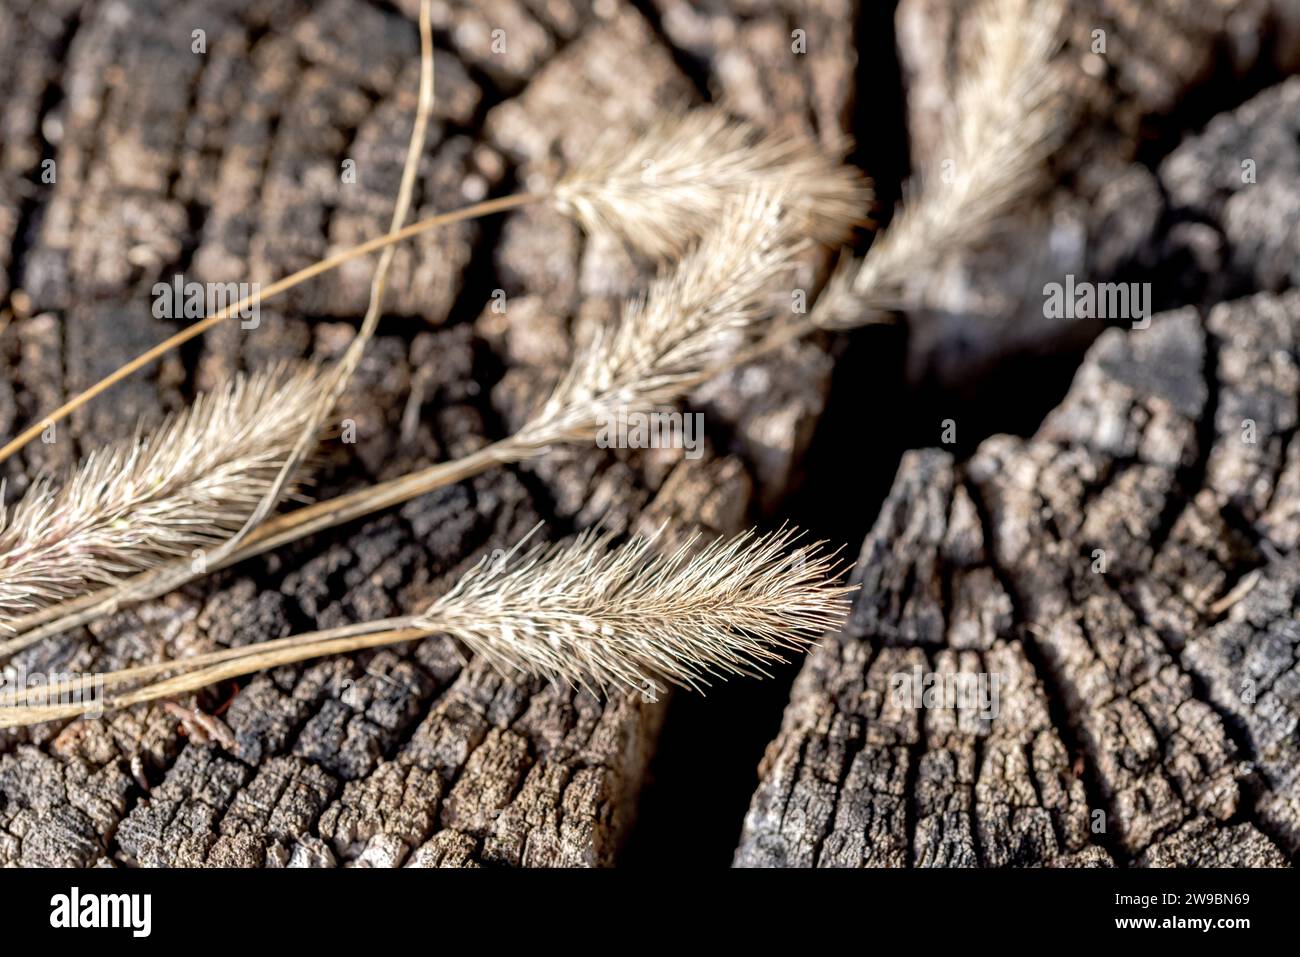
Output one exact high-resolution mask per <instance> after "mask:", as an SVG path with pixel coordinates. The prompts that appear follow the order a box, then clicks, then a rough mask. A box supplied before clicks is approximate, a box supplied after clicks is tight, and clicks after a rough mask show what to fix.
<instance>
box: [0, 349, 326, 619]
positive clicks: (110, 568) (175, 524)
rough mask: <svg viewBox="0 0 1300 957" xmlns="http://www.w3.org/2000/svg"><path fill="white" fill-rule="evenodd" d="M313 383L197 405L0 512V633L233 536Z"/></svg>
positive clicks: (244, 381)
mask: <svg viewBox="0 0 1300 957" xmlns="http://www.w3.org/2000/svg"><path fill="white" fill-rule="evenodd" d="M322 379H323V375H322V373H321V372H320V371H319V370H317V369H316V368H314V367H298V368H288V367H280V368H277V369H273V370H271V371H269V372H265V373H260V374H257V375H253V376H249V377H244V376H241V377H239V378H237V379H235V380H234V381H233V382H231V383H230V384H229V385H228V386H227V387H226V388H225V389H223V390H222V391H220V392H216V393H211V394H207V395H201V396H199V398H198V399H197V400H195V402H194V404H193V405H192V406H191V407H190V408H189V409H188V410H186V411H185V412H184V413H182V414H180V415H177V416H174V417H173V418H171V419H169V420H168V421H166V422H165V423H164V424H163V425H162V426H161V427H159V428H158V429H155V430H154V431H152V432H147V433H140V434H138V435H137V436H135V437H134V438H132V439H131V440H129V441H125V442H119V443H117V444H115V445H111V446H108V447H106V448H102V449H99V450H97V451H95V452H93V453H92V454H91V455H90V456H89V457H88V458H87V459H86V460H85V461H84V462H83V463H82V464H81V465H80V466H79V467H78V468H77V469H76V470H74V471H73V472H72V473H70V474H69V475H68V476H67V477H66V478H65V479H64V480H63V481H62V482H54V481H50V480H43V481H39V482H37V483H36V484H34V485H33V486H32V487H31V488H30V489H28V491H27V494H26V495H24V496H23V498H22V499H21V500H20V501H18V502H17V503H16V504H15V505H14V506H13V507H12V508H10V509H8V510H5V511H0V622H8V621H9V620H10V619H12V618H13V617H14V616H15V615H17V614H20V613H22V612H24V611H28V610H30V609H33V608H39V607H40V606H42V605H44V604H46V603H47V602H51V601H55V600H58V599H61V598H64V597H66V596H69V595H75V594H79V593H81V592H83V591H85V590H86V589H87V588H89V587H92V586H94V585H106V584H113V583H116V582H118V581H119V580H120V579H121V578H122V577H123V576H125V575H128V574H130V573H132V572H138V571H140V570H142V569H148V568H152V567H155V566H158V565H160V564H162V563H164V562H168V561H171V560H173V559H175V558H176V557H178V556H184V557H186V558H188V556H189V554H190V552H191V550H192V549H195V548H206V547H208V546H211V545H213V544H214V543H217V542H219V541H221V540H222V539H224V538H225V537H226V536H228V535H229V534H230V533H232V532H233V531H235V530H236V529H238V528H239V527H241V526H242V525H243V523H244V521H245V519H246V518H247V517H248V516H249V515H251V514H252V512H253V510H254V509H255V508H256V506H257V504H258V503H259V502H260V501H261V500H262V497H263V496H264V495H265V494H266V493H267V491H268V490H269V489H270V488H271V487H272V485H273V483H274V480H275V477H276V475H277V474H278V472H279V471H280V468H281V466H282V465H283V463H284V461H285V460H286V458H287V456H288V454H289V451H290V449H291V448H292V447H293V443H294V440H295V439H296V438H297V437H298V434H299V433H300V432H301V430H302V429H303V427H304V426H306V425H307V424H309V423H310V421H311V413H312V409H313V407H314V405H315V403H316V400H317V395H318V392H319V390H320V387H321V381H322Z"/></svg>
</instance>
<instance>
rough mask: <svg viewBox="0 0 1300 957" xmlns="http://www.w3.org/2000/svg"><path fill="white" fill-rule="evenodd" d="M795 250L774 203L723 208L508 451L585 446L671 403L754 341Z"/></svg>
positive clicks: (772, 198)
mask: <svg viewBox="0 0 1300 957" xmlns="http://www.w3.org/2000/svg"><path fill="white" fill-rule="evenodd" d="M803 246H804V244H803V241H802V240H800V239H798V238H797V237H796V236H794V235H792V227H791V225H790V222H789V220H788V218H787V215H786V212H785V208H784V206H783V198H782V197H780V196H776V195H772V194H770V193H767V192H762V191H757V192H752V193H750V194H748V195H747V196H744V197H741V198H739V199H736V200H733V201H731V202H730V203H729V204H728V206H727V208H726V210H725V211H724V212H723V215H722V216H721V217H720V219H719V220H718V221H717V222H715V223H714V226H713V229H711V230H710V231H708V232H707V233H706V235H705V237H704V239H703V240H702V241H701V243H700V244H699V245H698V246H697V247H696V248H695V249H693V250H692V251H691V252H690V253H688V254H687V255H686V257H685V258H683V259H682V260H681V261H680V262H679V263H678V264H677V266H676V268H674V269H673V270H672V271H671V272H670V273H668V274H666V275H664V276H663V277H661V278H660V279H658V280H656V281H655V282H654V283H653V284H652V285H651V287H650V289H649V291H648V293H647V294H646V296H645V297H644V298H642V299H636V300H632V301H630V302H629V303H628V304H627V305H626V306H625V308H624V310H623V317H622V321H621V322H619V323H618V324H617V325H616V326H615V327H613V328H612V329H608V330H603V331H602V332H601V333H600V334H599V335H597V336H596V337H595V338H594V339H593V341H592V342H591V343H589V344H588V345H587V346H586V347H585V348H584V349H583V350H582V351H581V352H580V353H579V354H578V355H577V356H576V357H575V358H574V361H573V363H572V365H571V366H570V368H569V371H568V372H567V373H566V375H565V376H564V378H563V379H562V380H561V381H560V383H559V385H557V386H556V388H555V390H554V391H553V392H552V393H551V396H550V398H549V399H548V400H547V402H546V404H545V405H544V406H543V408H542V409H541V411H540V412H538V414H537V415H536V416H534V417H533V419H532V420H531V421H530V422H529V423H528V424H527V425H525V426H524V427H523V428H522V429H521V430H520V431H519V433H518V434H517V435H516V441H517V442H518V443H519V444H520V445H523V446H530V447H532V448H534V449H537V450H541V449H544V448H546V447H547V446H549V445H552V444H555V443H559V442H580V441H586V440H588V439H590V438H591V437H592V436H593V435H594V434H595V433H594V430H595V429H596V426H597V423H598V422H599V421H600V420H601V419H602V418H605V417H608V416H611V415H614V414H616V413H617V412H619V411H620V410H622V411H638V412H640V411H650V410H653V409H655V408H658V407H660V406H663V405H665V404H668V403H672V402H674V401H676V400H678V399H679V398H681V396H682V395H683V393H684V392H686V391H687V390H688V389H689V388H691V387H692V386H693V385H695V384H697V383H699V382H700V381H702V380H703V379H704V378H706V377H707V376H708V375H709V374H711V373H712V372H713V371H715V370H716V369H717V368H718V367H719V366H720V365H722V364H724V363H725V362H726V361H727V360H728V358H729V357H730V356H732V355H733V354H734V353H735V352H736V351H737V350H738V349H739V348H740V347H742V346H743V345H745V344H747V343H749V342H752V341H753V340H754V339H756V338H757V336H758V334H759V332H760V331H761V329H762V328H763V325H764V320H766V319H767V318H768V317H769V316H770V315H771V313H772V309H773V306H774V301H775V297H776V296H777V295H778V293H779V291H780V289H781V284H782V283H783V282H788V280H789V276H790V268H791V266H792V264H793V262H794V259H795V257H796V255H797V254H798V253H799V251H800V250H801V249H802V248H803Z"/></svg>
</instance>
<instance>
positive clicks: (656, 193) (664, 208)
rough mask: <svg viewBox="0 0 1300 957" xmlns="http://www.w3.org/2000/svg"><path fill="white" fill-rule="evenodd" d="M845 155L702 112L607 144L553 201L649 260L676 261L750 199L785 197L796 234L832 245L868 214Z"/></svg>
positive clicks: (866, 192) (862, 182)
mask: <svg viewBox="0 0 1300 957" xmlns="http://www.w3.org/2000/svg"><path fill="white" fill-rule="evenodd" d="M843 155H844V149H843V148H841V149H837V150H835V151H829V150H826V149H824V148H822V147H820V146H818V145H817V144H816V143H813V142H811V141H810V140H807V139H804V138H801V137H798V136H793V135H789V134H782V133H773V132H768V131H764V130H761V129H759V128H758V127H756V126H754V125H753V124H751V123H748V122H745V121H743V120H737V119H733V118H731V117H729V116H728V115H727V114H726V113H724V112H722V111H721V110H719V109H716V108H714V107H702V108H700V109H696V110H691V111H689V112H684V113H674V114H670V115H668V116H665V117H664V118H662V119H660V120H659V121H658V122H656V123H654V124H653V125H652V126H651V127H650V128H649V129H647V130H645V131H644V132H643V133H640V134H639V135H635V136H629V135H628V134H626V133H616V134H610V135H609V136H607V137H606V138H605V139H604V140H603V141H602V142H600V143H599V144H598V145H597V146H596V147H595V148H594V149H593V150H592V151H591V153H590V154H589V155H588V156H587V158H586V159H585V160H584V161H583V162H582V163H581V164H580V165H578V166H577V167H575V168H574V169H573V170H571V171H570V172H569V173H568V174H567V175H565V176H564V177H563V178H562V179H561V180H560V182H559V183H558V184H557V185H556V186H555V189H554V191H553V192H552V198H553V201H554V202H555V203H556V204H557V205H558V206H559V208H560V209H561V210H563V211H564V212H566V213H568V214H570V215H572V216H574V217H576V218H577V219H578V221H579V222H581V223H582V225H583V226H584V227H585V228H586V229H587V230H588V232H591V233H605V234H611V235H615V236H618V237H620V238H621V239H623V240H625V241H626V242H628V243H630V244H631V245H633V246H635V247H636V248H638V249H640V250H641V251H643V252H645V253H647V254H649V255H653V256H661V257H669V256H679V255H681V254H682V253H683V252H684V251H685V250H686V249H687V248H688V247H689V246H690V245H691V243H693V242H694V241H695V240H697V239H699V238H700V237H701V236H703V235H705V234H706V233H707V232H708V231H709V230H710V229H712V227H713V226H714V224H715V223H716V222H717V220H718V219H719V217H720V216H721V215H722V214H723V212H724V211H725V209H726V207H727V205H728V204H729V203H732V202H734V201H736V200H737V199H740V198H742V197H744V196H745V195H747V194H749V193H750V192H752V191H754V190H766V191H768V192H770V193H778V194H780V195H782V196H784V197H786V206H787V208H788V212H789V215H790V217H791V220H792V225H793V228H794V229H795V230H797V231H798V232H800V233H802V234H804V235H806V236H808V237H809V238H811V239H815V240H818V241H820V242H824V243H839V242H843V241H845V240H847V239H848V238H849V237H850V236H851V235H852V233H853V230H854V229H855V228H856V227H858V226H860V225H862V224H864V223H865V222H866V221H867V213H868V209H869V208H870V204H871V190H870V188H869V186H868V183H867V180H866V179H865V178H864V177H863V175H862V173H861V172H860V171H859V170H857V169H855V168H854V167H852V166H847V165H845V164H844V163H843V162H842V160H843Z"/></svg>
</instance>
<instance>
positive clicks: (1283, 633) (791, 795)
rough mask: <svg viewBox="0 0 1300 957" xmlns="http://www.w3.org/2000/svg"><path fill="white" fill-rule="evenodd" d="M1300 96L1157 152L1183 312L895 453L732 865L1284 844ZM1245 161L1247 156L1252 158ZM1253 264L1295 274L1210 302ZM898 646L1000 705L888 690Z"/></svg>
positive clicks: (1296, 822) (1274, 861) (1251, 281)
mask: <svg viewBox="0 0 1300 957" xmlns="http://www.w3.org/2000/svg"><path fill="white" fill-rule="evenodd" d="M1298 97H1300V81H1297V80H1295V79H1293V80H1291V81H1289V82H1288V83H1286V84H1284V85H1282V86H1279V87H1276V88H1274V89H1271V90H1268V91H1265V92H1264V93H1263V94H1261V95H1260V96H1258V97H1257V98H1255V99H1254V100H1253V101H1251V102H1250V103H1247V104H1246V105H1244V106H1243V107H1242V108H1240V109H1239V110H1237V111H1235V112H1234V113H1233V114H1231V115H1225V116H1223V117H1220V118H1219V119H1216V120H1215V121H1214V122H1213V123H1212V124H1210V126H1209V127H1208V128H1207V130H1206V131H1205V132H1204V134H1202V135H1199V136H1196V137H1193V138H1191V139H1189V140H1188V141H1187V142H1186V143H1185V144H1184V145H1183V146H1182V147H1180V148H1179V149H1178V150H1176V151H1175V152H1174V153H1173V154H1172V155H1171V156H1170V157H1169V158H1168V159H1167V160H1166V161H1165V162H1164V163H1162V165H1161V167H1160V169H1159V174H1158V175H1159V180H1160V183H1161V185H1162V187H1163V190H1162V192H1163V195H1164V196H1165V197H1166V199H1165V202H1167V203H1168V205H1169V212H1168V213H1166V215H1165V217H1164V219H1165V221H1167V222H1171V223H1172V224H1173V226H1172V227H1171V228H1170V229H1169V231H1168V233H1167V234H1166V235H1165V237H1164V238H1163V239H1161V240H1160V242H1162V243H1164V244H1166V246H1176V245H1177V243H1178V242H1179V239H1178V233H1179V231H1180V226H1192V225H1194V226H1195V227H1197V231H1198V232H1199V233H1200V234H1201V237H1202V243H1201V246H1202V247H1203V248H1206V249H1208V250H1210V251H1211V252H1212V253H1213V256H1214V258H1213V259H1211V260H1209V261H1208V262H1206V261H1202V270H1201V271H1200V272H1197V271H1196V269H1195V268H1194V267H1193V268H1191V269H1188V270H1187V271H1186V272H1187V274H1189V275H1190V276H1191V277H1192V278H1193V279H1194V280H1195V281H1194V282H1193V283H1192V285H1191V286H1189V287H1188V291H1189V294H1191V295H1195V296H1196V297H1198V298H1199V299H1201V300H1202V301H1203V302H1205V303H1206V305H1205V306H1204V307H1203V308H1198V307H1195V306H1189V307H1185V308H1183V309H1179V310H1176V311H1172V312H1168V313H1164V314H1161V315H1159V316H1156V317H1154V318H1153V319H1152V321H1151V324H1150V327H1149V328H1144V329H1143V328H1138V329H1130V328H1124V329H1119V328H1116V329H1111V330H1109V331H1107V332H1105V333H1104V334H1103V335H1102V336H1101V338H1100V339H1098V340H1097V342H1096V343H1095V344H1094V345H1093V347H1092V348H1091V350H1090V351H1089V353H1088V355H1087V358H1086V359H1085V361H1084V364H1083V366H1082V367H1081V368H1080V370H1079V372H1078V374H1077V375H1076V377H1075V380H1074V384H1073V387H1072V388H1071V390H1070V392H1069V394H1068V395H1067V397H1066V398H1065V400H1064V402H1062V404H1061V405H1060V406H1059V407H1058V408H1057V409H1055V410H1054V411H1053V412H1052V413H1051V415H1049V416H1048V418H1047V420H1046V421H1045V422H1044V423H1043V424H1042V426H1041V428H1040V429H1039V430H1038V432H1037V434H1036V435H1035V436H1034V437H1033V438H1032V439H1019V438H1013V437H1009V436H997V437H994V438H991V439H988V440H987V441H985V442H984V443H983V444H982V445H981V446H980V448H979V450H978V451H977V453H976V454H975V455H974V457H973V458H972V459H971V460H970V461H969V462H968V463H965V464H964V465H962V466H960V467H958V466H956V465H954V462H953V460H952V458H951V456H949V455H948V454H947V453H945V452H941V451H927V452H914V453H909V454H908V455H907V456H905V457H904V460H903V463H902V466H901V467H900V469H899V473H898V476H897V479H896V481H895V485H894V488H893V491H892V492H891V494H890V496H889V498H888V500H887V502H886V503H885V506H884V508H883V509H882V512H881V515H880V518H879V520H878V521H877V523H876V526H875V528H874V529H873V531H872V533H871V535H870V536H869V538H868V539H867V541H866V543H865V544H864V546H863V549H862V555H861V559H860V561H859V564H858V567H857V571H856V578H857V580H858V581H859V582H860V583H861V586H862V590H861V592H860V594H859V595H858V597H857V599H856V604H855V609H854V613H853V616H852V618H851V620H850V622H849V624H848V626H847V627H846V628H845V629H844V631H843V633H842V634H840V635H838V636H835V637H833V638H832V639H830V640H829V641H828V642H827V643H826V646H825V647H824V648H822V649H820V650H819V651H817V652H816V653H815V654H814V655H813V656H812V657H811V658H810V660H809V662H808V663H807V665H806V666H805V668H804V670H803V671H802V673H801V674H800V676H799V678H798V680H797V682H796V684H795V687H794V690H793V693H792V696H791V701H790V705H789V707H788V708H787V711H786V715H785V720H784V724H783V727H782V730H781V733H780V736H779V737H778V738H777V739H776V740H775V741H773V742H772V744H771V746H770V747H769V749H768V752H767V755H766V757H765V759H764V762H763V765H762V767H761V768H760V777H761V782H760V785H759V788H758V791H757V792H756V794H755V795H754V799H753V802H752V804H751V807H750V811H749V814H748V816H747V818H746V821H745V828H744V834H743V836H742V838H741V843H740V847H739V849H738V850H737V853H736V863H737V864H740V865H750V866H753V865H773V864H792V863H797V864H809V865H811V864H817V865H871V864H884V865H892V866H903V865H919V866H927V865H942V864H969V865H981V866H990V865H1002V864H1045V865H1075V864H1091V863H1099V862H1105V861H1108V860H1109V861H1114V862H1117V863H1120V864H1135V865H1151V866H1168V865H1179V866H1217V865H1281V864H1285V863H1288V862H1289V861H1291V860H1292V859H1293V857H1294V855H1295V854H1296V853H1297V851H1298V850H1300V760H1298V758H1300V754H1297V747H1296V731H1297V727H1300V673H1298V672H1297V671H1296V661H1297V642H1298V641H1300V629H1297V627H1296V623H1295V609H1296V607H1297V603H1298V602H1300V564H1298V563H1297V557H1296V554H1295V551H1296V548H1297V545H1300V497H1298V494H1300V444H1298V442H1297V439H1296V433H1297V422H1298V417H1300V335H1298V333H1297V330H1298V329H1300V292H1298V291H1297V290H1295V289H1294V288H1289V287H1291V286H1293V285H1294V282H1295V278H1294V275H1293V274H1291V273H1290V272H1289V271H1288V270H1292V269H1294V264H1295V263H1296V262H1297V255H1298V254H1300V232H1297V229H1296V219H1295V218H1294V216H1293V215H1292V214H1291V212H1290V210H1293V209H1294V207H1295V203H1296V200H1297V197H1298V196H1300V193H1297V189H1300V185H1298V184H1300V177H1298V176H1297V172H1298V171H1300V137H1298V136H1297V133H1298V132H1300V127H1298V126H1297V123H1300V108H1297V107H1298V106H1300V99H1297V98H1298ZM1247 157H1258V163H1257V165H1258V168H1259V169H1260V170H1264V169H1267V170H1268V171H1269V172H1268V174H1267V178H1266V177H1265V174H1264V173H1263V172H1261V173H1260V176H1259V178H1258V179H1257V181H1255V182H1251V183H1246V182H1243V180H1242V177H1241V169H1242V167H1241V160H1242V159H1243V158H1247ZM1261 203H1262V204H1265V205H1266V206H1267V207H1268V209H1269V210H1270V215H1269V216H1268V217H1263V216H1261V215H1260V214H1259V213H1258V210H1259V208H1260V205H1259V204H1261ZM1248 211H1254V212H1248ZM1247 223H1249V224H1250V225H1249V226H1247V225H1246V224H1247ZM1193 262H1194V260H1193ZM1243 285H1244V286H1246V287H1253V288H1263V289H1279V290H1287V291H1281V292H1261V293H1257V294H1255V295H1252V296H1249V297H1244V298H1239V299H1232V300H1229V301H1226V302H1215V298H1216V297H1217V296H1218V295H1219V294H1222V293H1225V292H1226V293H1231V292H1235V291H1237V290H1238V289H1240V288H1241V286H1243ZM957 420H958V423H959V422H960V415H958V417H957ZM913 669H920V671H921V672H923V673H939V674H943V673H949V672H959V671H960V672H972V673H977V674H978V673H984V674H991V675H998V676H1000V680H1001V685H1000V688H1001V702H1000V708H999V710H998V713H997V714H996V716H994V717H991V718H981V712H980V711H978V710H977V709H965V710H961V709H958V710H944V709H942V708H930V707H921V708H908V707H904V706H903V705H905V704H906V701H905V700H903V701H901V703H900V699H898V698H896V697H895V696H893V695H891V676H893V675H896V674H899V673H905V672H910V671H912V670H913Z"/></svg>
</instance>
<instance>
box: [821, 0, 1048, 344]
mask: <svg viewBox="0 0 1300 957" xmlns="http://www.w3.org/2000/svg"><path fill="white" fill-rule="evenodd" d="M1063 16H1064V6H1063V2H1062V0H985V2H984V3H983V4H982V6H981V7H980V9H979V11H978V12H977V13H976V14H975V27H976V29H975V33H974V35H973V36H972V38H971V39H972V42H971V45H970V47H969V48H968V49H967V50H966V57H965V65H964V68H963V70H962V73H961V78H960V80H959V85H958V88H957V92H956V96H955V102H954V104H953V110H952V114H951V115H952V119H951V121H950V122H949V123H948V125H947V127H946V128H945V130H944V133H943V137H942V140H941V142H940V143H939V144H938V146H937V147H936V148H935V151H934V156H935V161H936V163H937V164H939V165H940V168H937V169H933V170H928V171H926V172H925V174H924V175H923V177H922V182H921V184H920V189H919V195H917V196H915V197H913V198H912V199H911V200H909V201H908V202H906V203H905V204H904V206H903V208H902V209H901V210H900V211H899V213H898V214H897V215H896V217H895V218H894V221H893V222H892V223H891V224H890V226H889V228H888V229H887V230H886V231H885V232H884V233H883V234H881V235H880V236H879V237H878V238H877V239H876V241H875V243H873V244H872V246H871V249H870V250H869V251H868V253H867V255H866V257H865V259H864V260H861V261H856V260H850V261H847V262H846V263H844V264H843V266H842V267H841V269H842V273H841V274H840V275H839V276H838V277H837V278H836V279H835V280H834V281H832V283H831V284H830V285H829V286H828V287H827V289H826V290H825V291H824V292H823V294H822V296H820V297H819V298H818V302H817V305H816V307H815V309H814V321H815V322H816V324H818V325H821V326H823V327H826V328H848V327H851V326H854V325H859V324H861V323H862V322H866V321H871V319H872V318H873V314H874V313H878V312H879V311H880V310H885V309H896V308H900V307H903V306H904V305H906V290H907V286H908V283H909V280H910V279H912V278H913V277H915V276H916V275H918V273H921V272H922V271H923V270H924V269H926V268H929V267H931V266H932V264H933V263H935V262H937V261H938V260H940V259H942V258H943V257H945V256H947V255H949V254H951V253H952V252H954V251H960V250H964V249H969V248H971V247H973V246H976V245H978V244H979V243H981V242H983V241H984V240H985V239H987V237H988V236H989V235H991V234H992V233H993V232H994V231H996V229H997V228H998V227H999V226H1000V225H1001V224H1002V223H1003V221H1004V219H1005V216H1006V214H1007V213H1008V212H1009V211H1010V210H1012V209H1013V208H1015V207H1016V206H1017V205H1018V204H1019V203H1021V202H1023V201H1024V200H1025V199H1026V198H1027V197H1028V196H1030V195H1031V194H1032V193H1033V192H1034V191H1035V190H1036V189H1038V188H1040V187H1041V185H1042V183H1043V180H1044V175H1045V172H1046V161H1047V159H1048V157H1049V156H1050V155H1051V153H1052V152H1053V150H1054V149H1055V148H1056V146H1057V145H1058V143H1059V140H1060V138H1061V136H1062V135H1063V134H1064V132H1065V130H1066V129H1067V127H1068V113H1067V111H1066V110H1065V108H1064V105H1065V104H1064V95H1063V94H1064V84H1063V74H1062V72H1061V68H1060V66H1059V65H1058V64H1056V63H1054V62H1053V58H1054V56H1055V54H1056V52H1057V48H1058V47H1059V45H1060V41H1061V35H1060V27H1061V22H1062V18H1063Z"/></svg>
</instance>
